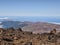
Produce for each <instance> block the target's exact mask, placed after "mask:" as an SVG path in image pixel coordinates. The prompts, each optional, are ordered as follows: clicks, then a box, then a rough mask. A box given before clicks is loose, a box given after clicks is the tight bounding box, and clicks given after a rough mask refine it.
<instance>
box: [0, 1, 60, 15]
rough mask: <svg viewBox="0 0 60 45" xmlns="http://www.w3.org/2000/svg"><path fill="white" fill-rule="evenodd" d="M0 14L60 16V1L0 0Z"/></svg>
mask: <svg viewBox="0 0 60 45" xmlns="http://www.w3.org/2000/svg"><path fill="white" fill-rule="evenodd" d="M0 16H60V1H59V0H0Z"/></svg>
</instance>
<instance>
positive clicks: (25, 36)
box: [0, 28, 60, 45]
mask: <svg viewBox="0 0 60 45" xmlns="http://www.w3.org/2000/svg"><path fill="white" fill-rule="evenodd" d="M0 45H60V32H57V31H56V29H53V30H51V31H50V32H49V33H41V34H39V33H37V34H35V33H33V32H27V31H22V29H21V28H18V29H14V28H8V29H3V28H0Z"/></svg>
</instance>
